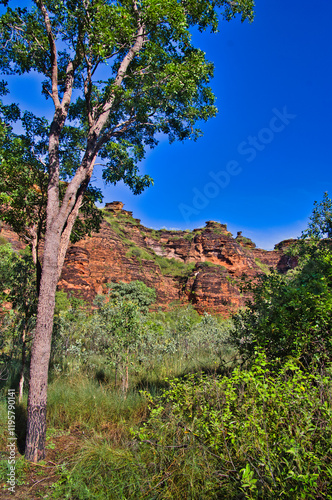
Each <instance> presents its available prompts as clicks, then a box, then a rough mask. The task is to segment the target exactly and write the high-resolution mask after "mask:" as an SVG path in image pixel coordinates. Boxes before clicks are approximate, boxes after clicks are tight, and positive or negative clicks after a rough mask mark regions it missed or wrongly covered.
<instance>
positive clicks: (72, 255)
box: [59, 202, 296, 316]
mask: <svg viewBox="0 0 332 500" xmlns="http://www.w3.org/2000/svg"><path fill="white" fill-rule="evenodd" d="M122 207H123V204H122V203H121V202H113V203H112V204H107V206H106V210H105V214H106V217H107V218H106V220H105V221H104V222H103V224H102V226H101V230H100V232H99V233H97V234H96V233H94V234H93V235H92V236H91V237H86V238H84V239H83V240H81V241H79V242H78V243H77V244H75V245H72V246H71V247H70V248H69V249H68V252H67V255H66V260H65V264H64V268H63V272H62V275H61V279H60V282H59V288H61V289H63V290H65V291H66V292H69V293H74V294H75V295H77V296H80V297H82V298H84V299H85V300H87V301H89V302H92V300H93V298H94V296H95V295H96V294H100V293H104V292H105V291H106V283H109V282H111V281H113V282H119V281H125V282H129V281H133V280H141V281H143V282H144V283H146V285H148V286H150V287H153V288H155V289H156V292H157V305H158V306H160V307H163V308H165V307H168V305H169V304H170V303H171V302H174V301H180V302H182V303H188V302H191V303H192V304H193V305H194V307H195V308H196V309H197V311H199V312H200V313H202V312H204V311H211V312H214V313H219V314H222V315H224V316H227V315H229V314H230V313H231V312H234V311H235V310H237V309H238V308H239V307H241V306H243V305H244V304H245V299H246V297H245V296H243V295H242V294H241V293H240V290H239V281H240V278H241V276H242V275H243V274H246V275H247V276H248V277H249V278H254V277H255V276H257V274H258V273H262V272H266V271H267V270H268V269H269V267H273V268H278V269H279V268H280V270H281V271H282V272H284V271H286V270H287V266H288V265H290V266H293V267H294V265H296V263H295V262H293V261H292V262H289V261H287V259H288V257H286V256H285V255H284V253H283V247H280V248H279V247H278V248H276V249H275V250H273V251H264V250H260V249H257V248H255V244H254V243H252V242H251V240H249V239H247V238H244V237H243V236H242V234H238V235H237V238H235V239H234V238H233V237H232V234H231V233H230V232H229V231H228V230H227V226H226V224H220V223H219V222H215V221H208V222H207V223H206V226H205V227H204V228H201V229H197V230H194V231H192V232H188V231H172V230H158V231H157V230H153V229H149V228H146V227H144V226H142V225H141V224H140V221H139V220H137V219H133V218H132V214H131V212H127V211H125V210H123V208H122ZM286 261H287V262H286Z"/></svg>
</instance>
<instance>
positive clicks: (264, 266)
mask: <svg viewBox="0 0 332 500" xmlns="http://www.w3.org/2000/svg"><path fill="white" fill-rule="evenodd" d="M255 262H256V264H257V265H258V267H259V268H260V269H261V270H262V271H263V273H264V274H269V272H270V268H269V266H268V265H267V264H264V262H262V261H261V260H260V259H259V258H258V257H255Z"/></svg>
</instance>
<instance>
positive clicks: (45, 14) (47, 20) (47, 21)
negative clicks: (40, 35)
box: [36, 0, 60, 108]
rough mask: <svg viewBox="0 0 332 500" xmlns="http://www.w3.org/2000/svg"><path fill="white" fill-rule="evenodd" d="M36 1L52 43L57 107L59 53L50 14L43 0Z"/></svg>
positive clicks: (57, 103) (52, 74)
mask: <svg viewBox="0 0 332 500" xmlns="http://www.w3.org/2000/svg"><path fill="white" fill-rule="evenodd" d="M36 3H37V6H38V7H39V8H40V10H41V12H42V14H43V17H44V23H45V27H46V32H47V36H48V41H49V44H50V51H51V67H52V69H51V82H52V99H53V102H54V106H55V107H56V108H59V107H60V99H59V91H58V55H57V49H56V45H55V40H54V36H53V31H52V25H51V21H50V17H49V15H48V12H47V10H46V8H45V5H44V3H43V1H42V0H37V1H36Z"/></svg>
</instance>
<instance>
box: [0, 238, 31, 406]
mask: <svg viewBox="0 0 332 500" xmlns="http://www.w3.org/2000/svg"><path fill="white" fill-rule="evenodd" d="M6 303H7V304H10V305H11V308H10V309H9V310H8V309H6V308H5V309H4V311H3V313H2V318H1V320H0V326H1V330H2V335H4V336H5V335H6V332H7V337H8V334H9V336H10V338H9V339H8V340H9V342H10V344H11V345H12V348H11V350H15V351H16V352H17V349H19V350H20V356H21V368H20V378H19V386H18V399H19V402H22V399H23V387H24V379H25V370H26V362H27V354H28V350H29V347H30V345H31V340H32V332H33V330H34V327H35V321H36V312H37V294H36V280H35V274H34V264H33V261H32V258H31V254H30V253H29V252H27V251H24V252H23V253H22V254H21V255H18V254H16V253H15V252H14V251H13V250H12V249H11V247H10V245H9V244H7V245H2V246H0V305H4V304H6ZM2 340H3V341H4V339H2Z"/></svg>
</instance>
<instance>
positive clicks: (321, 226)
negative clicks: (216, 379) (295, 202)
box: [233, 193, 332, 365]
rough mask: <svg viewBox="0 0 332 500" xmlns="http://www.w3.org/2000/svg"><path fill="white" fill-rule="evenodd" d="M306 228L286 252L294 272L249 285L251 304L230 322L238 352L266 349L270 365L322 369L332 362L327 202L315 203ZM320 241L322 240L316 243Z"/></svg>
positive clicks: (331, 267)
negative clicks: (291, 359) (294, 361)
mask: <svg viewBox="0 0 332 500" xmlns="http://www.w3.org/2000/svg"><path fill="white" fill-rule="evenodd" d="M310 221H311V222H310V223H309V226H308V229H307V230H306V231H304V232H303V234H302V237H301V238H300V239H299V240H298V241H297V242H296V243H295V244H294V245H293V247H290V248H289V250H288V251H289V253H290V254H291V255H297V256H298V259H299V262H298V266H297V268H295V269H294V270H291V271H289V272H288V273H287V274H286V275H282V274H279V273H278V272H277V271H273V272H271V273H270V274H268V275H261V276H259V277H258V280H257V281H256V282H255V283H249V285H248V288H249V291H251V292H252V295H253V300H252V301H249V302H248V304H247V305H248V308H247V309H246V310H244V311H241V312H239V313H238V314H237V315H235V317H234V321H235V330H234V331H233V339H234V342H235V344H236V345H237V347H238V349H239V351H240V353H242V354H245V355H246V356H251V355H253V354H255V351H256V349H257V347H258V348H260V349H264V351H265V353H266V355H267V357H268V358H269V359H270V360H272V359H274V358H280V359H282V360H283V361H286V359H287V357H288V356H298V357H300V358H301V360H302V362H305V363H306V364H310V363H311V362H313V361H319V363H320V364H321V365H324V363H326V362H330V361H331V359H332V337H331V330H332V319H331V318H332V317H331V312H332V282H331V277H332V254H331V241H330V240H329V239H326V238H324V236H326V234H329V225H330V223H331V201H330V200H329V199H328V198H327V193H325V195H324V199H323V201H322V202H321V203H319V204H318V203H317V202H315V204H314V209H313V213H312V215H311V217H310ZM319 238H322V239H319Z"/></svg>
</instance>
